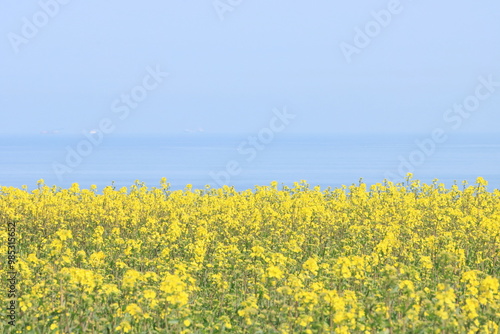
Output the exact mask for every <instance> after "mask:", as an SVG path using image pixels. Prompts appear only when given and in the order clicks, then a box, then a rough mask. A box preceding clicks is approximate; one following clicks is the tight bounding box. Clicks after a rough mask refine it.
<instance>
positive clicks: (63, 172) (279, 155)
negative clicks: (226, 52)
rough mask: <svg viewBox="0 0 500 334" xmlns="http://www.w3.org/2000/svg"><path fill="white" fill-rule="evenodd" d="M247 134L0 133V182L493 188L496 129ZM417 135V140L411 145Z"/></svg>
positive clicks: (498, 179) (499, 143) (497, 177)
mask: <svg viewBox="0 0 500 334" xmlns="http://www.w3.org/2000/svg"><path fill="white" fill-rule="evenodd" d="M430 140H431V139H430V136H429V135H425V134H422V135H283V134H280V133H278V134H275V135H274V137H272V138H270V137H262V138H261V137H258V136H257V135H256V134H249V135H210V134H205V133H199V134H180V135H164V136H132V135H129V136H123V135H115V134H113V135H107V136H103V137H102V138H99V137H98V136H97V135H95V134H94V135H93V136H92V135H88V136H85V135H83V134H82V135H78V136H65V135H35V136H19V135H16V136H13V135H2V136H0V185H1V186H15V187H21V186H23V185H26V186H28V188H29V189H34V188H36V182H37V181H38V180H39V179H44V180H45V183H46V184H48V185H57V186H60V187H63V188H66V187H69V186H71V184H72V183H75V182H76V183H79V184H80V186H81V187H82V188H88V187H90V185H92V184H95V185H97V186H98V188H99V189H102V188H103V187H105V186H109V185H113V186H115V187H117V188H120V187H123V186H130V185H132V184H133V183H134V182H135V181H136V180H140V181H141V182H144V183H145V184H146V185H147V186H150V187H157V186H159V184H160V179H161V178H162V177H166V178H167V182H168V183H170V185H171V189H173V190H177V189H184V188H185V187H186V185H187V184H191V185H192V186H193V188H205V187H206V186H207V185H208V186H210V187H220V186H221V185H222V184H227V185H231V186H234V187H235V188H236V189H237V190H245V189H249V188H254V187H255V186H256V185H269V184H270V182H271V181H274V180H275V181H278V182H279V184H284V185H288V186H291V185H293V183H294V182H299V181H300V180H306V181H307V182H308V183H309V184H310V185H311V186H317V185H319V186H321V187H322V188H327V187H339V186H341V185H351V184H358V183H359V181H360V178H362V180H363V182H365V183H367V184H374V183H377V182H382V181H383V180H384V179H385V178H388V179H390V180H392V181H395V182H398V181H401V180H402V179H403V177H404V175H405V174H406V173H407V172H413V174H414V178H415V179H419V180H421V181H423V182H432V180H433V179H438V180H439V182H443V183H445V184H446V185H447V186H450V185H451V184H453V183H454V182H455V181H457V183H458V184H459V185H461V184H462V181H464V180H466V181H468V182H469V183H470V184H473V183H474V182H475V179H476V178H477V177H478V176H481V177H484V178H485V179H486V180H487V181H489V186H488V188H489V189H493V188H500V168H499V167H500V136H496V135H449V136H448V138H447V140H446V141H445V142H441V143H436V142H434V141H432V142H430ZM417 141H418V142H419V143H420V144H418V143H417Z"/></svg>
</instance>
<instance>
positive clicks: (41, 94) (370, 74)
mask: <svg viewBox="0 0 500 334" xmlns="http://www.w3.org/2000/svg"><path fill="white" fill-rule="evenodd" d="M63 3H64V4H63ZM214 5H216V6H214ZM1 6H2V8H1V10H0V35H1V36H2V37H1V42H0V55H1V56H0V113H1V115H2V117H1V121H0V133H40V132H41V131H46V130H61V131H62V132H63V133H81V131H82V130H91V129H94V128H97V127H98V126H99V122H100V121H101V120H102V119H105V118H109V119H111V120H112V122H113V124H114V125H115V126H116V133H167V134H172V133H181V132H185V131H186V130H190V131H199V129H202V130H203V131H204V132H205V133H225V132H232V133H234V132H255V131H256V130H258V129H259V128H262V127H263V126H265V125H267V124H268V123H269V121H270V119H271V118H272V117H273V112H272V110H273V108H282V107H285V106H286V107H287V110H289V112H290V113H293V114H294V115H296V118H295V119H294V121H293V122H292V123H291V124H290V125H289V127H288V128H287V131H288V132H290V133H297V132H304V133H310V132H316V133H346V132H349V133H360V132H364V133H366V132H370V133H371V132H380V133H390V132H420V133H428V132H430V131H432V129H433V128H435V127H436V126H441V125H444V126H449V127H450V128H451V125H452V124H453V123H452V119H453V117H455V119H456V117H458V114H453V113H451V112H449V113H448V114H447V115H448V121H446V120H445V119H444V115H445V114H446V112H447V110H448V109H449V108H452V107H453V106H454V104H461V103H463V102H464V101H465V100H466V99H467V98H468V97H470V96H475V94H476V91H477V89H479V90H480V91H481V94H482V95H481V96H483V97H484V96H485V95H486V93H487V92H488V87H482V88H481V87H479V88H477V87H478V85H481V82H480V80H479V79H478V78H479V77H480V76H482V77H483V79H485V80H488V78H489V80H490V86H489V88H490V90H491V94H487V95H488V96H487V98H483V99H481V100H480V105H479V106H477V108H476V107H474V106H473V107H474V112H473V113H472V114H471V115H470V116H467V117H468V118H463V120H464V122H463V123H461V124H460V126H457V127H456V131H457V132H458V131H459V132H495V131H498V130H497V129H498V125H499V124H500V112H499V111H500V109H499V108H498V107H499V106H500V87H498V86H499V85H498V84H497V86H496V87H495V85H494V84H493V86H491V85H492V84H491V81H496V82H500V34H499V32H500V2H499V1H498V0H484V1H463V0H461V1H451V0H443V1H424V0H421V1H409V0H401V1H400V2H397V1H393V0H392V1H324V0H322V1H314V2H310V1H307V2H306V1H289V0H287V1H284V0H276V1H264V0H252V1H250V0H242V1H238V0H220V1H214V2H213V1H212V0H203V1H158V0H156V1H143V2H138V1H130V0H120V1H118V0H110V1H95V0H87V1H77V0H73V1H68V0H64V1H63V0H59V2H57V1H56V0H42V1H39V2H35V1H29V2H28V1H13V0H8V1H4V2H3V3H2V5H1ZM216 8H217V9H216ZM377 13H378V14H377ZM387 13H389V14H390V17H389V16H388V15H387ZM377 19H378V21H377ZM360 31H361V33H360ZM367 32H368V35H366V33H367ZM361 34H362V35H361ZM369 35H371V37H370V36H369ZM342 50H344V51H342ZM346 50H348V51H346ZM353 50H355V51H353ZM348 60H350V61H348ZM152 71H153V72H154V71H159V72H168V73H169V76H168V77H166V78H164V77H163V76H162V74H161V73H160V76H158V74H156V79H157V80H155V78H154V76H151V74H150V72H152ZM158 79H159V80H158ZM145 87H146V88H147V89H149V90H147V89H145ZM144 93H146V94H147V96H145V95H144ZM124 94H125V95H130V94H135V99H137V100H136V102H138V103H135V102H134V100H133V99H134V98H133V97H132V100H131V101H128V102H126V100H123V99H126V97H124V96H125V95H124ZM476 100H477V99H476ZM468 102H470V103H474V98H472V99H470V98H469V100H468ZM127 103H128V104H127ZM471 108H472V107H471ZM127 109H128V110H127ZM125 114H127V115H125ZM120 116H121V117H122V118H120ZM460 117H462V116H460ZM455 125H456V124H455Z"/></svg>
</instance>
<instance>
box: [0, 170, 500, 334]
mask: <svg viewBox="0 0 500 334" xmlns="http://www.w3.org/2000/svg"><path fill="white" fill-rule="evenodd" d="M486 186H487V182H486V181H485V180H483V179H482V178H478V179H477V181H476V184H475V185H470V186H469V185H465V184H464V185H463V186H462V185H460V186H457V185H455V186H452V187H451V188H445V186H444V185H442V184H439V183H438V182H437V181H436V182H434V183H433V184H421V183H420V182H419V181H416V180H413V179H411V175H409V176H408V178H407V181H406V182H405V183H404V184H392V183H390V182H387V181H384V182H383V183H380V184H376V185H373V186H371V187H369V188H368V187H367V186H366V185H365V184H363V183H360V184H359V185H353V186H344V187H342V188H337V189H320V188H319V187H310V186H309V185H308V184H307V183H306V182H305V181H302V182H300V183H296V184H295V185H294V187H293V188H289V187H283V188H282V189H281V188H279V187H278V184H277V182H273V183H271V185H269V186H259V187H256V188H255V189H253V190H246V191H242V192H237V191H235V190H234V189H233V188H230V187H223V188H221V189H213V188H208V187H207V188H206V189H197V190H193V189H191V187H190V186H189V185H188V186H187V187H186V189H184V190H178V191H170V190H169V185H168V184H167V183H166V180H162V182H161V186H160V187H157V188H148V187H146V186H145V185H144V184H141V183H139V182H136V184H134V185H133V186H131V187H130V188H123V189H113V188H112V187H106V188H105V189H103V190H102V193H98V190H97V189H96V187H91V189H80V188H79V186H78V185H77V184H74V185H73V186H72V187H71V188H69V189H60V188H57V187H49V186H47V185H45V184H44V183H43V181H40V182H39V184H38V189H36V190H34V191H27V190H26V189H16V188H11V187H0V222H1V226H2V228H1V230H0V238H1V240H2V242H1V243H0V245H1V247H2V249H1V253H2V254H7V251H8V243H7V240H8V239H9V237H11V236H12V234H9V233H10V232H9V230H8V226H14V225H13V224H15V250H16V252H15V263H13V264H12V268H9V265H8V262H7V256H6V255H4V258H5V260H4V261H2V267H1V270H0V271H1V277H2V286H1V289H2V314H4V315H5V314H6V309H7V306H8V305H10V304H9V303H11V298H8V295H7V292H8V289H9V288H8V283H7V280H6V279H7V278H9V275H10V274H9V272H12V270H14V271H15V272H17V273H18V274H17V278H18V279H17V281H16V286H17V291H16V298H15V299H14V300H15V305H16V311H15V312H16V316H15V324H14V325H13V326H12V325H9V323H8V320H7V319H6V318H5V316H4V317H3V318H2V322H1V323H0V332H1V333H498V332H499V325H498V324H499V323H500V295H499V278H500V191H499V190H496V189H495V190H488V189H487V188H486Z"/></svg>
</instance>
